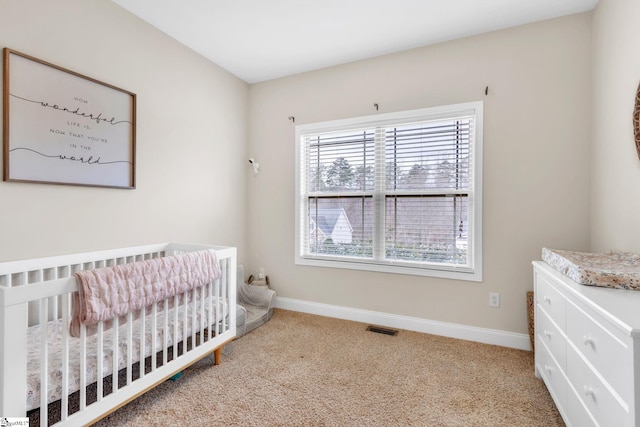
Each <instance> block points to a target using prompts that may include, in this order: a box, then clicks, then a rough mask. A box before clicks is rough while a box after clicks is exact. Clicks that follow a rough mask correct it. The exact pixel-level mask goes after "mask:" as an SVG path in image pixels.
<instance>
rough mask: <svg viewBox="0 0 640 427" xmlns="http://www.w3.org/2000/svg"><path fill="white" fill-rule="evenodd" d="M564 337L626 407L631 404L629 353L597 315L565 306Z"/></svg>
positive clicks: (631, 386)
mask: <svg viewBox="0 0 640 427" xmlns="http://www.w3.org/2000/svg"><path fill="white" fill-rule="evenodd" d="M566 321H567V336H568V337H569V340H570V341H571V342H573V344H574V345H575V347H576V349H577V351H579V352H580V353H582V355H583V356H584V358H585V359H586V360H587V361H588V362H589V363H590V364H591V365H593V367H594V368H595V369H596V370H597V371H598V372H599V373H600V375H601V376H602V378H605V379H606V381H607V382H608V383H609V385H611V387H612V388H613V389H614V390H615V391H616V393H617V394H619V395H620V397H621V398H622V399H623V400H624V402H625V403H626V404H630V403H632V396H633V376H632V375H629V368H630V367H631V366H633V364H632V362H633V361H632V360H631V355H632V350H631V349H630V348H629V347H628V346H627V345H626V344H625V343H624V341H622V340H621V339H619V338H617V337H615V336H614V335H613V334H612V333H611V332H608V331H607V330H606V329H605V328H604V327H603V325H602V324H601V321H602V320H600V321H599V320H598V319H597V318H596V316H594V317H592V316H589V315H588V314H587V313H586V312H584V311H583V310H582V309H580V308H579V307H576V306H575V305H574V304H567V319H566Z"/></svg>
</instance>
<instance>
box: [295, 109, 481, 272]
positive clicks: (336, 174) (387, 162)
mask: <svg viewBox="0 0 640 427" xmlns="http://www.w3.org/2000/svg"><path fill="white" fill-rule="evenodd" d="M482 107H483V104H482V102H473V103H466V104H457V105H451V106H445V107H435V108H427V109H420V110H412V111H404V112H399V113H390V114H378V115H375V116H368V117H360V118H355V119H347V120H338V121H332V122H324V123H315V124H307V125H299V126H296V162H297V168H296V197H297V198H296V263H297V264H302V265H316V266H327V267H338V268H353V269H363V270H373V271H384V272H395V273H404V274H416V275H425V276H436V277H447V278H455V279H464V280H475V281H480V280H482V268H481V267H482V253H481V248H482V241H481V236H482V205H481V202H482V185H481V184H482V182H481V181H482V169H481V166H482Z"/></svg>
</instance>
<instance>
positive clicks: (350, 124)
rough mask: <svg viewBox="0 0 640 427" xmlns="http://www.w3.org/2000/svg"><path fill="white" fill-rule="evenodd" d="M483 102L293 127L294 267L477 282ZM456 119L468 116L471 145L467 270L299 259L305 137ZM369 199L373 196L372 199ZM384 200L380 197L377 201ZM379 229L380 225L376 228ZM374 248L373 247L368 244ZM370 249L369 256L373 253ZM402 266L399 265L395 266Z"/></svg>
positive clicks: (303, 215) (479, 273)
mask: <svg viewBox="0 0 640 427" xmlns="http://www.w3.org/2000/svg"><path fill="white" fill-rule="evenodd" d="M483 108H484V104H483V101H473V102H467V103H460V104H452V105H445V106H437V107H428V108H421V109H416V110H408V111H400V112H393V113H381V114H375V115H370V116H361V117H354V118H348V119H340V120H331V121H326V122H318V123H309V124H302V125H296V127H295V264H296V265H305V266H316V267H329V268H346V269H355V270H365V271H374V272H383V273H396V274H408V275H417V276H428V277H439V278H447V279H457V280H467V281H476V282H480V281H482V163H483V162H482V151H483V149H482V145H483ZM460 116H473V117H474V124H473V139H472V141H471V142H470V145H471V159H470V167H471V171H472V189H471V190H470V192H469V198H470V200H471V201H472V206H473V208H472V209H471V216H472V217H470V218H469V222H470V223H471V224H472V226H471V227H470V233H469V235H468V249H467V250H468V252H467V256H468V257H470V262H469V266H467V265H465V266H460V265H455V264H442V265H439V264H437V263H413V264H412V265H407V264H408V263H402V262H394V261H391V260H388V261H385V262H380V261H378V260H375V259H361V258H355V257H353V258H348V257H344V258H340V259H337V258H336V257H332V256H324V255H321V254H304V252H303V251H304V249H305V246H304V238H305V232H304V230H305V228H304V227H307V228H306V229H308V228H309V218H307V217H308V215H307V214H306V212H307V211H308V196H307V189H305V188H303V186H304V185H305V179H303V177H302V175H301V174H302V173H305V170H304V168H303V162H306V158H305V159H303V158H302V156H303V155H305V151H304V148H305V147H304V142H303V138H304V136H305V135H308V134H313V133H323V132H334V131H335V132H337V131H347V130H353V129H354V128H355V129H359V128H364V127H372V128H377V127H381V126H392V125H398V126H400V125H401V124H404V123H408V122H411V121H422V120H438V119H454V118H456V117H460ZM373 197H374V199H372V200H375V197H376V195H375V194H374V196H373ZM383 197H384V196H383ZM377 226H378V227H379V226H380V224H377ZM374 245H375V244H374ZM375 250H376V249H375V246H374V251H375ZM399 264H402V265H399Z"/></svg>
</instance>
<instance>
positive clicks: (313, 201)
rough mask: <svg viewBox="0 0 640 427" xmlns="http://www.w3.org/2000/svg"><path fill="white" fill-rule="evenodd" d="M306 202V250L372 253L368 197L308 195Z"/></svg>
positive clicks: (363, 255)
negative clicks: (307, 219)
mask: <svg viewBox="0 0 640 427" xmlns="http://www.w3.org/2000/svg"><path fill="white" fill-rule="evenodd" d="M308 205H309V252H310V253H312V254H327V255H334V256H335V255H338V256H348V257H359V258H371V257H372V256H373V243H372V241H373V240H372V239H373V209H372V199H371V197H340V198H338V197H335V198H310V199H309V204H308Z"/></svg>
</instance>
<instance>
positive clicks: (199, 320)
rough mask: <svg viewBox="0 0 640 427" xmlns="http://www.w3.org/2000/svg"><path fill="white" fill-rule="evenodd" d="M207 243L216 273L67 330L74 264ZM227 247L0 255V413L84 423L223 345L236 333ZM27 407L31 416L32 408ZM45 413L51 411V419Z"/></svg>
mask: <svg viewBox="0 0 640 427" xmlns="http://www.w3.org/2000/svg"><path fill="white" fill-rule="evenodd" d="M205 249H212V250H214V252H215V254H216V257H217V259H218V262H219V263H220V269H221V276H220V278H218V279H216V280H214V281H212V282H211V283H209V284H208V285H207V286H204V287H202V288H197V289H193V290H192V291H188V292H186V293H185V294H184V295H176V296H174V297H171V298H170V299H169V300H168V301H167V300H164V301H161V302H158V303H156V304H153V305H152V306H151V307H146V308H143V309H141V310H139V311H138V312H136V313H129V314H127V316H126V319H124V320H119V319H117V318H116V319H113V320H112V322H113V324H112V325H111V327H106V326H105V323H104V322H100V323H98V325H97V328H96V329H97V333H96V334H95V335H91V336H89V335H88V334H87V333H86V328H85V327H84V326H83V327H82V328H81V336H80V338H73V337H71V336H70V335H69V328H68V325H69V322H70V316H71V314H70V313H71V296H72V294H73V293H74V292H76V291H77V290H78V283H77V281H76V279H75V278H74V273H76V272H78V271H80V270H91V269H95V268H101V267H111V266H114V265H120V264H128V263H132V262H138V261H145V260H149V259H153V258H159V257H163V256H169V255H176V254H180V253H185V252H192V251H200V250H205ZM235 322H236V249H235V248H232V247H220V246H209V245H194V244H176V243H163V244H156V245H147V246H139V247H131V248H123V249H115V250H108V251H100V252H91V253H83V254H74V255H65V256H56V257H48V258H39V259H31V260H21V261H13V262H5V263H0V417H27V416H30V418H31V419H33V418H34V416H35V419H39V420H40V425H41V426H48V425H53V424H55V425H57V426H63V425H74V426H75V425H86V424H90V423H92V422H95V421H97V420H98V419H100V418H102V417H104V416H105V415H108V414H109V413H111V412H113V411H115V410H116V409H118V408H119V407H121V406H123V405H125V404H126V403H128V402H129V401H131V400H132V399H134V398H135V397H137V396H139V395H140V394H142V393H144V392H145V391H147V390H149V389H150V388H152V387H153V386H155V385H156V384H158V383H160V382H162V381H164V380H165V379H167V378H170V377H172V376H174V375H175V374H176V373H178V372H180V371H181V370H183V369H184V368H185V367H187V366H189V365H191V364H193V363H195V362H196V361H198V360H199V359H201V358H202V357H205V356H207V355H209V354H211V353H212V352H213V353H214V356H215V359H214V360H215V364H218V363H220V358H221V354H222V348H223V346H224V345H225V344H226V343H228V342H230V341H232V340H233V339H234V338H235V335H236V325H235ZM34 414H35V415H34ZM50 418H51V420H50Z"/></svg>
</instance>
